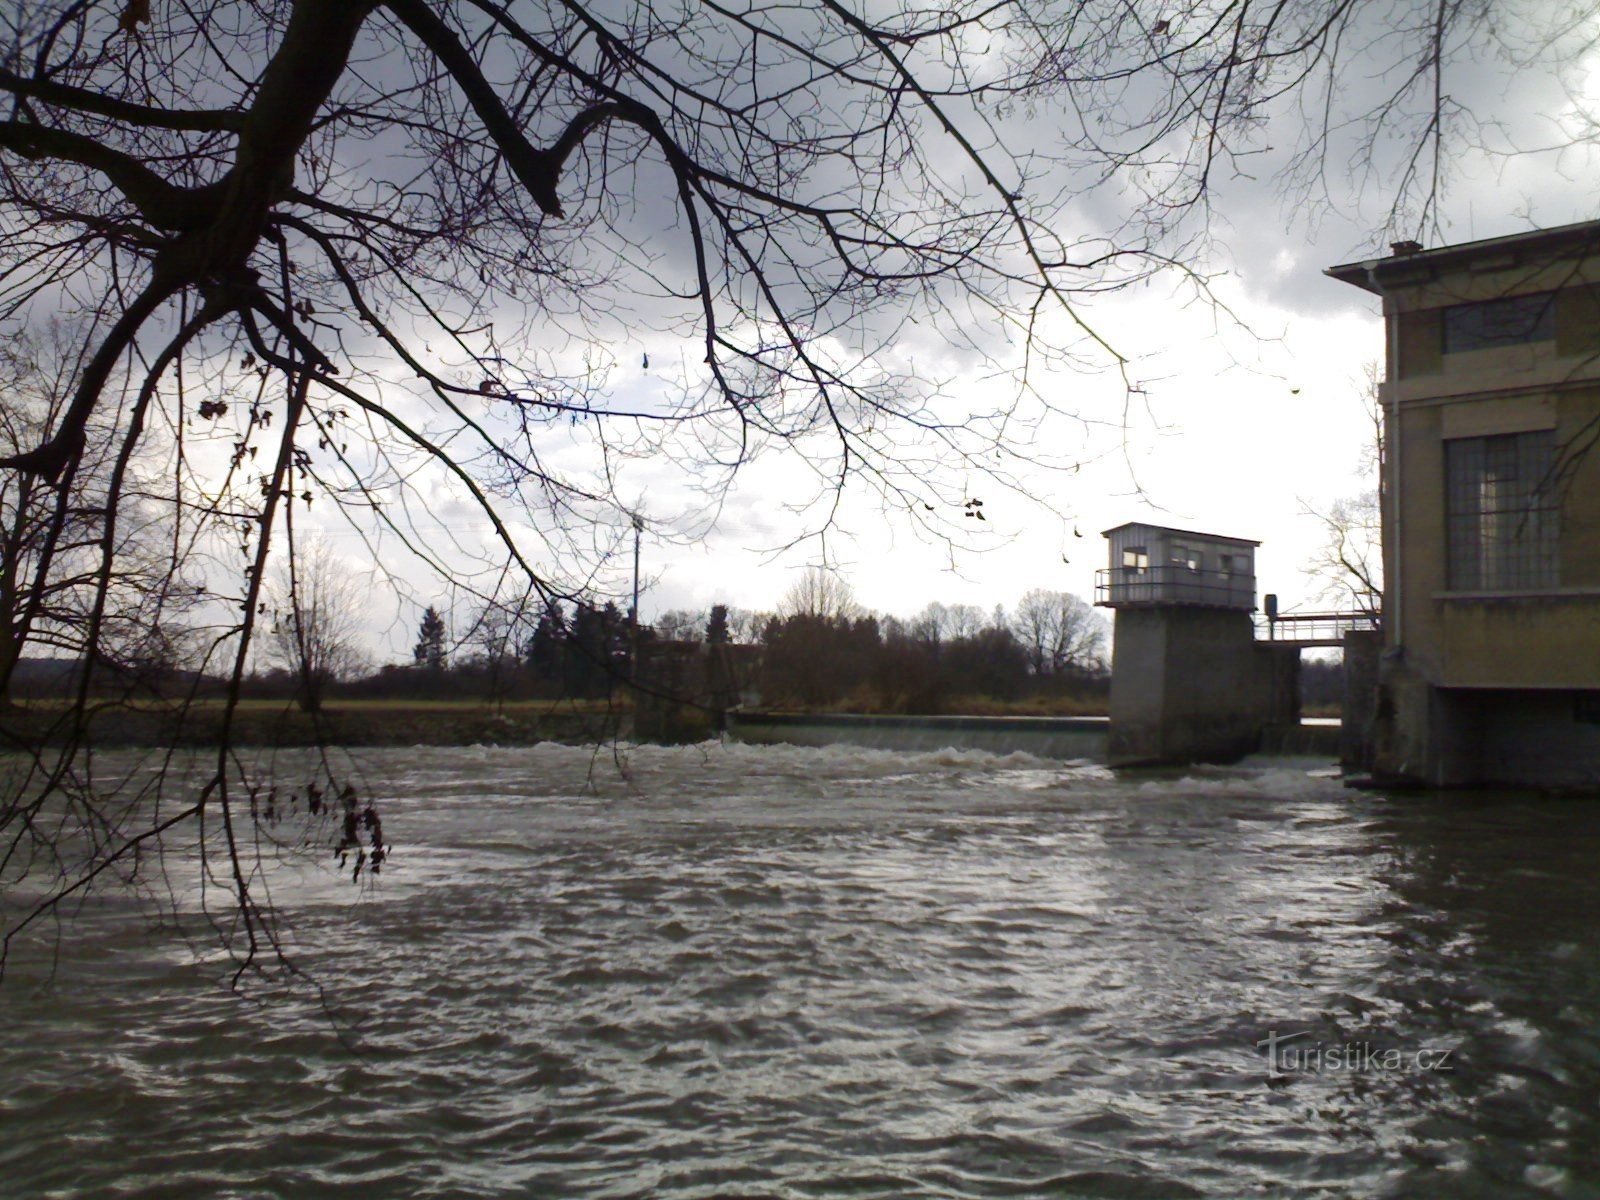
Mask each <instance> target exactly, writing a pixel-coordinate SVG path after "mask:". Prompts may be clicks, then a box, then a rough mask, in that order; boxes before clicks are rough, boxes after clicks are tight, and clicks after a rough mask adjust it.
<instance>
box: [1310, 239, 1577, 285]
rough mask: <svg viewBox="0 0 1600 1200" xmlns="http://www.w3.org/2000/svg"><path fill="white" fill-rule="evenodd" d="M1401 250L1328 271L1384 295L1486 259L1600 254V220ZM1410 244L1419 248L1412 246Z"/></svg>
mask: <svg viewBox="0 0 1600 1200" xmlns="http://www.w3.org/2000/svg"><path fill="white" fill-rule="evenodd" d="M1395 245H1396V247H1398V248H1399V249H1398V252H1397V253H1395V254H1391V255H1390V256H1389V257H1387V258H1370V259H1367V260H1365V261H1363V262H1353V263H1345V264H1343V265H1341V266H1337V267H1329V268H1328V269H1327V270H1325V271H1324V272H1323V274H1324V275H1328V276H1331V277H1332V278H1334V279H1337V280H1339V281H1341V282H1343V283H1349V284H1354V285H1355V286H1356V287H1358V288H1362V289H1364V290H1366V291H1369V292H1371V293H1373V294H1374V295H1378V296H1381V295H1383V293H1384V292H1386V291H1388V290H1389V289H1390V288H1391V287H1394V286H1396V285H1398V286H1406V285H1408V284H1418V283H1425V282H1427V281H1428V280H1430V279H1436V278H1438V277H1439V276H1440V275H1441V274H1444V273H1445V272H1447V271H1451V270H1458V269H1460V268H1461V267H1463V266H1466V265H1467V264H1469V263H1479V262H1482V260H1484V259H1500V258H1503V259H1505V263H1506V265H1507V266H1510V265H1514V264H1516V263H1539V262H1541V261H1555V260H1560V259H1565V258H1574V257H1577V256H1578V255H1581V254H1587V253H1600V221H1579V222H1577V223H1576V224H1573V225H1558V226H1556V227H1555V228H1554V229H1529V230H1525V231H1524V232H1522V233H1513V234H1508V235H1507V236H1505V237H1497V238H1485V239H1483V240H1481V241H1477V242H1462V243H1460V244H1459V245H1455V246H1440V247H1438V248H1437V249H1433V250H1422V249H1410V248H1409V246H1408V244H1407V243H1405V242H1397V243H1395ZM1410 245H1415V243H1411V244H1410Z"/></svg>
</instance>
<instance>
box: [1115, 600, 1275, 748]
mask: <svg viewBox="0 0 1600 1200" xmlns="http://www.w3.org/2000/svg"><path fill="white" fill-rule="evenodd" d="M1113 654H1114V662H1113V664H1112V673H1111V733H1110V737H1109V740H1108V745H1107V755H1108V758H1109V760H1110V762H1111V763H1112V765H1114V766H1118V765H1121V766H1131V765H1134V764H1140V763H1152V764H1153V763H1189V762H1233V761H1235V760H1237V759H1240V758H1242V757H1244V756H1245V755H1246V754H1250V753H1253V752H1254V751H1255V750H1256V749H1257V748H1258V747H1259V746H1260V744H1261V735H1262V731H1263V729H1264V728H1266V727H1268V726H1289V725H1298V723H1299V719H1300V714H1299V664H1300V658H1299V651H1298V650H1297V649H1296V648H1294V647H1286V646H1270V645H1266V644H1260V643H1257V642H1256V640H1255V629H1254V626H1253V625H1252V623H1251V620H1250V616H1249V614H1247V613H1242V612H1228V611H1224V610H1219V609H1208V608H1188V607H1178V606H1173V607H1164V608H1119V609H1118V610H1117V615H1116V637H1115V641H1114V651H1113Z"/></svg>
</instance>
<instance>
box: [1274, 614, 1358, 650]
mask: <svg viewBox="0 0 1600 1200" xmlns="http://www.w3.org/2000/svg"><path fill="white" fill-rule="evenodd" d="M1382 628H1383V618H1382V616H1381V614H1379V613H1374V612H1342V613H1278V614H1277V615H1276V616H1272V617H1258V618H1257V619H1256V636H1257V637H1258V638H1260V639H1261V640H1262V641H1268V642H1282V643H1289V642H1298V643H1300V644H1301V645H1318V646H1337V645H1339V643H1340V642H1341V641H1342V640H1343V638H1344V635H1345V634H1347V633H1354V632H1363V631H1369V632H1372V633H1377V632H1379V631H1380V630H1382Z"/></svg>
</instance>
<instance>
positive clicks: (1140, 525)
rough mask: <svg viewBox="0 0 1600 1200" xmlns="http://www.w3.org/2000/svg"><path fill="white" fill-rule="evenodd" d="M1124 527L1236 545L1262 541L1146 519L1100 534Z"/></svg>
mask: <svg viewBox="0 0 1600 1200" xmlns="http://www.w3.org/2000/svg"><path fill="white" fill-rule="evenodd" d="M1124 529H1148V530H1151V531H1152V532H1154V533H1170V534H1175V535H1176V536H1178V537H1188V538H1204V539H1205V540H1206V541H1208V542H1228V543H1230V544H1232V545H1235V546H1259V545H1261V543H1260V542H1252V541H1251V540H1250V539H1249V538H1237V537H1228V536H1227V535H1226V534H1222V533H1201V532H1200V531H1199V530H1198V529H1174V528H1172V527H1171V526H1170V525H1151V524H1149V523H1148V522H1145V521H1129V522H1128V523H1127V524H1125V525H1114V526H1112V527H1111V528H1110V529H1107V530H1105V531H1104V532H1102V533H1101V534H1100V536H1101V537H1103V538H1108V537H1110V536H1111V535H1112V534H1113V533H1118V532H1120V531H1121V530H1124Z"/></svg>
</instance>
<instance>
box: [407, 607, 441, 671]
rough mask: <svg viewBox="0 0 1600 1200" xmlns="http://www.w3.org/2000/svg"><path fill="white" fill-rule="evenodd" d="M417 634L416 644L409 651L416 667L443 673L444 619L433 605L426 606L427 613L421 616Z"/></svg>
mask: <svg viewBox="0 0 1600 1200" xmlns="http://www.w3.org/2000/svg"><path fill="white" fill-rule="evenodd" d="M417 634H418V639H417V644H416V645H415V646H413V647H412V649H411V653H412V655H413V656H414V657H415V658H416V660H417V666H419V667H427V668H428V670H430V671H443V670H444V635H445V627H444V618H443V617H441V616H440V615H439V610H438V609H436V608H434V607H433V605H431V604H430V605H428V609H427V611H426V612H424V613H423V614H422V623H421V624H420V625H419V626H417Z"/></svg>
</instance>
